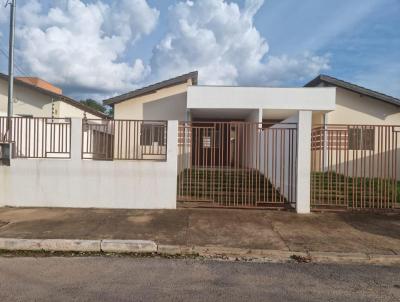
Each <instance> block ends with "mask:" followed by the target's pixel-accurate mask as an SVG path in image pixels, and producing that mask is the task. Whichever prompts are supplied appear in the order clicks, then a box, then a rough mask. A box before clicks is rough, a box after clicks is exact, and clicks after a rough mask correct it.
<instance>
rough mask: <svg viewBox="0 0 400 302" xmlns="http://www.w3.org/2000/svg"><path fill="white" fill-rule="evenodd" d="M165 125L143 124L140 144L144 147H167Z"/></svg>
mask: <svg viewBox="0 0 400 302" xmlns="http://www.w3.org/2000/svg"><path fill="white" fill-rule="evenodd" d="M165 129H166V127H165V125H164V124H148V123H146V124H142V127H141V132H140V144H141V145H142V146H153V145H154V144H158V145H159V146H165Z"/></svg>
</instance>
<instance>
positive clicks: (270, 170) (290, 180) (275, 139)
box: [259, 113, 298, 202]
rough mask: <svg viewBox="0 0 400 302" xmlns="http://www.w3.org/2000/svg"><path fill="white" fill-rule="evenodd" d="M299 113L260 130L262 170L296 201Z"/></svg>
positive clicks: (284, 194)
mask: <svg viewBox="0 0 400 302" xmlns="http://www.w3.org/2000/svg"><path fill="white" fill-rule="evenodd" d="M293 123H298V113H296V114H295V115H293V116H291V117H289V118H287V119H285V120H284V121H282V122H281V123H278V124H276V125H274V126H272V127H270V128H267V129H263V130H262V131H261V132H260V138H259V140H260V143H259V146H260V147H259V153H260V161H259V167H260V172H261V173H262V174H264V175H265V176H266V177H267V178H268V180H269V181H270V182H271V183H272V184H273V185H274V187H275V188H276V189H279V190H280V193H281V194H282V195H283V196H284V197H285V198H287V199H288V200H289V201H290V202H295V201H296V199H295V193H296V183H295V180H296V161H295V159H296V157H297V155H296V154H297V151H298V150H297V131H296V130H295V128H296V125H294V124H293Z"/></svg>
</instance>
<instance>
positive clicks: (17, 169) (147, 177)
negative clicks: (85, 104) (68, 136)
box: [0, 119, 177, 209]
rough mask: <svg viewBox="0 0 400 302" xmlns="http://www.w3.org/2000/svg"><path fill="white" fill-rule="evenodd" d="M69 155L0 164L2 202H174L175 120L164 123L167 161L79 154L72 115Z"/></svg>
mask: <svg viewBox="0 0 400 302" xmlns="http://www.w3.org/2000/svg"><path fill="white" fill-rule="evenodd" d="M71 146H72V152H71V153H72V154H71V159H70V160H62V159H40V160H37V159H15V160H12V163H11V166H10V167H6V166H0V183H1V184H2V189H1V190H0V206H18V207H23V206H33V207H80V208H81V207H83V208H87V207H96V208H131V209H155V208H175V207H176V187H177V122H174V121H172V122H169V124H168V154H167V156H168V157H167V161H165V162H160V161H94V160H82V159H81V120H80V119H73V124H72V144H71Z"/></svg>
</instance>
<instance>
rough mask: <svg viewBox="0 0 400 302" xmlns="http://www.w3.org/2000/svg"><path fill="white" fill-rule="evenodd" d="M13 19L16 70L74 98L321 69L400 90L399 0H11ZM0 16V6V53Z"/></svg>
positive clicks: (287, 82)
mask: <svg viewBox="0 0 400 302" xmlns="http://www.w3.org/2000/svg"><path fill="white" fill-rule="evenodd" d="M17 16H18V18H17V44H16V63H17V65H18V69H17V70H16V72H17V73H19V74H25V75H37V76H40V77H42V78H44V79H47V80H49V81H50V82H53V83H55V84H57V85H59V86H61V87H62V88H63V89H64V91H65V93H66V94H68V95H71V96H73V97H75V98H77V99H81V98H86V97H93V98H95V99H98V100H101V99H104V98H106V97H109V96H112V95H116V94H118V93H123V92H126V91H129V90H132V89H135V88H138V87H140V86H142V85H146V84H149V83H151V82H154V81H158V80H162V79H166V78H168V77H171V76H175V75H179V74H181V73H184V72H189V71H191V70H199V72H200V83H204V84H224V85H257V86H259V85H265V86H301V85H303V84H305V83H306V82H308V81H309V80H311V79H312V78H313V77H315V76H316V75H318V74H319V73H325V74H328V75H332V76H335V77H337V78H340V79H343V80H346V81H350V82H353V83H356V84H359V85H362V86H365V87H367V88H370V89H374V90H377V91H380V92H383V93H386V94H389V95H393V96H396V97H400V0H335V1H330V0H302V1H298V0H265V1H262V0H237V1H223V0H201V1H200V0H198V1H196V0H193V1H172V0H163V1H156V0H147V1H146V0H120V1H111V0H98V1H84V0H53V1H50V0H42V1H38V0H19V1H18V12H17ZM7 22H8V11H7V9H5V8H3V7H1V8H0V33H1V37H0V45H1V48H2V50H3V51H5V52H6V51H7V38H8V32H7ZM2 58H3V59H2V60H1V61H0V69H1V71H2V72H6V58H5V56H4V55H2Z"/></svg>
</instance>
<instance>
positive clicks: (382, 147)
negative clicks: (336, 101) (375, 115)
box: [311, 125, 400, 209]
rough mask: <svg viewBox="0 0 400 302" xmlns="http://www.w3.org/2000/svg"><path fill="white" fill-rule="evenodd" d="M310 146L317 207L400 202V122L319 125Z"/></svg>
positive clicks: (384, 206) (313, 198)
mask: <svg viewBox="0 0 400 302" xmlns="http://www.w3.org/2000/svg"><path fill="white" fill-rule="evenodd" d="M311 150H312V152H311V153H312V167H311V169H312V173H311V205H312V206H313V207H314V208H318V207H334V208H335V207H343V208H354V209H362V208H374V209H388V208H396V207H399V206H400V160H399V159H400V158H399V157H400V126H386V125H384V126H383V125H322V126H318V127H315V128H314V129H313V131H312V146H311Z"/></svg>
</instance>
